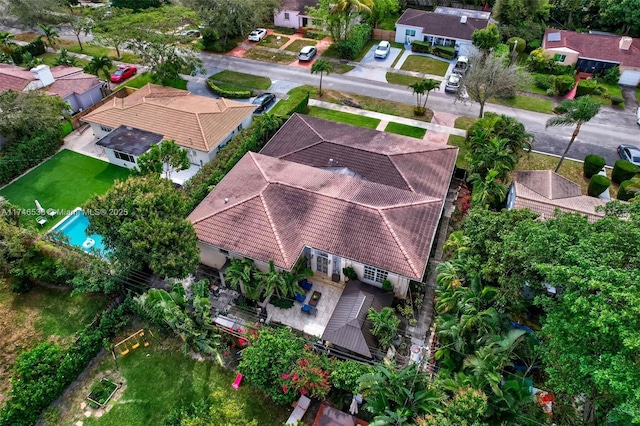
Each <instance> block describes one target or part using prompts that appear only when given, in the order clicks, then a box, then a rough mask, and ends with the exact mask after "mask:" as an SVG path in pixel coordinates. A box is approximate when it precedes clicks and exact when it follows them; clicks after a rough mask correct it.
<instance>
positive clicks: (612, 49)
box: [542, 28, 640, 86]
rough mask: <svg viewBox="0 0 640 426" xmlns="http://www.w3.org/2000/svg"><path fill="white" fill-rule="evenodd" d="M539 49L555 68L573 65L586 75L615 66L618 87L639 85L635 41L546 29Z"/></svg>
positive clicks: (637, 42) (638, 46) (638, 52)
mask: <svg viewBox="0 0 640 426" xmlns="http://www.w3.org/2000/svg"><path fill="white" fill-rule="evenodd" d="M542 48H543V49H544V51H545V54H546V55H547V56H548V57H550V58H554V59H555V61H556V63H557V64H559V65H575V67H576V69H577V70H578V71H579V72H584V73H589V74H594V73H602V72H604V71H606V70H608V69H609V68H613V67H616V66H618V67H620V79H619V80H618V83H619V84H622V85H627V86H637V85H638V84H639V83H640V39H638V38H631V37H626V36H622V37H621V36H617V35H613V34H593V33H577V32H575V31H566V30H557V29H554V28H547V29H546V31H545V33H544V39H543V40H542Z"/></svg>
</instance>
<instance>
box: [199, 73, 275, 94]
mask: <svg viewBox="0 0 640 426" xmlns="http://www.w3.org/2000/svg"><path fill="white" fill-rule="evenodd" d="M210 78H211V79H212V80H215V81H222V82H224V83H229V84H232V85H235V86H241V87H249V88H252V89H259V90H267V89H269V87H271V79H269V78H268V77H260V76H257V75H252V74H245V73H242V72H237V71H228V70H225V71H221V72H219V73H217V74H214V75H212V76H211V77H210Z"/></svg>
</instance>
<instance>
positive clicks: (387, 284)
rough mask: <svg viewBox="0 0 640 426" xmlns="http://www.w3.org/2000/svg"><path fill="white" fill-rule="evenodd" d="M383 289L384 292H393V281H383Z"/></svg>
mask: <svg viewBox="0 0 640 426" xmlns="http://www.w3.org/2000/svg"><path fill="white" fill-rule="evenodd" d="M382 289H383V290H384V291H391V290H393V285H391V281H389V280H383V281H382Z"/></svg>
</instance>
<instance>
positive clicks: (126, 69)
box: [111, 65, 138, 83]
mask: <svg viewBox="0 0 640 426" xmlns="http://www.w3.org/2000/svg"><path fill="white" fill-rule="evenodd" d="M137 73H138V68H136V67H134V66H133V65H124V66H121V67H119V68H118V69H117V70H115V71H114V72H113V74H111V81H112V82H113V83H120V82H121V81H125V80H126V79H128V78H130V77H133V76H134V75H136V74H137Z"/></svg>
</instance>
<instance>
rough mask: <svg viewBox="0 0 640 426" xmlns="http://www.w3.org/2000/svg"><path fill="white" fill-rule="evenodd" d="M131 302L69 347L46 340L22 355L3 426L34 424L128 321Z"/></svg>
mask: <svg viewBox="0 0 640 426" xmlns="http://www.w3.org/2000/svg"><path fill="white" fill-rule="evenodd" d="M127 311H128V303H124V304H121V305H119V306H118V307H116V308H115V309H112V310H110V311H107V312H105V313H103V314H102V315H101V317H100V320H99V321H98V322H96V323H95V324H96V325H95V326H93V325H90V326H88V327H86V328H85V329H83V330H81V331H80V332H79V333H78V339H77V340H76V341H75V342H74V343H73V345H72V346H71V347H70V348H69V349H68V350H63V349H62V348H61V347H59V346H58V345H55V344H53V343H49V342H45V343H41V344H40V345H38V346H36V347H35V348H33V349H31V350H29V351H27V352H24V353H23V354H21V355H20V356H19V357H18V359H17V361H16V363H15V366H14V372H13V376H12V379H11V385H12V390H11V393H10V394H9V400H8V401H7V403H6V405H5V406H4V407H3V408H2V409H1V410H0V425H2V426H5V425H6V426H21V425H25V426H27V425H32V424H34V423H35V422H36V420H37V419H38V416H39V415H40V412H41V411H42V410H44V409H45V408H46V407H47V406H48V405H49V404H50V403H52V402H53V401H54V400H55V399H56V398H58V397H59V396H60V395H61V394H62V392H63V391H64V389H65V388H66V387H67V386H68V385H69V384H70V383H71V382H72V381H73V380H75V378H76V377H77V376H78V374H80V372H81V371H82V370H83V369H84V368H85V367H86V365H87V364H88V363H89V361H90V360H91V359H93V357H95V356H96V354H97V353H98V351H99V350H100V348H101V347H102V342H103V340H104V339H105V338H108V337H110V336H111V335H113V334H114V333H115V332H116V331H117V330H118V329H120V328H121V327H122V326H124V325H125V324H126V323H127V321H128V316H127V315H126V313H127Z"/></svg>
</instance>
